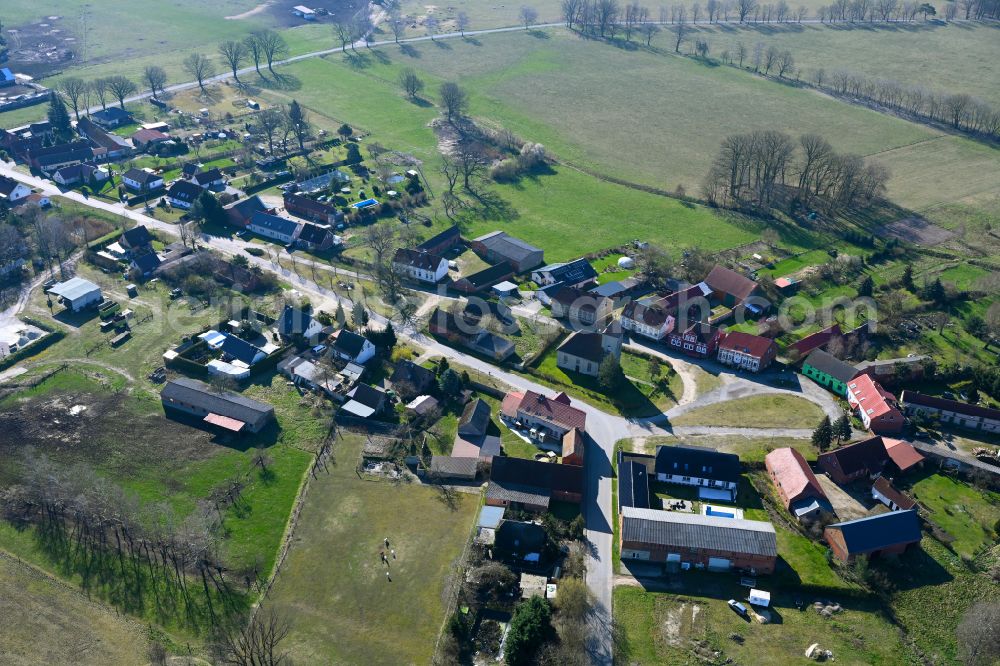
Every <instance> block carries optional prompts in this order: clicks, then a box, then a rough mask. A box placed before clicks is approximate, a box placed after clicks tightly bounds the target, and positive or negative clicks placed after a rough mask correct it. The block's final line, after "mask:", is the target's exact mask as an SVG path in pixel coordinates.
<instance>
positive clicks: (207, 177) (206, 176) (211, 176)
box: [194, 167, 222, 186]
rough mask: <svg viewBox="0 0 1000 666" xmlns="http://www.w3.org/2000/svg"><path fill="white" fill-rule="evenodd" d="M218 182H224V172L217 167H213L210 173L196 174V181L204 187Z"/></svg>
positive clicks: (201, 172)
mask: <svg viewBox="0 0 1000 666" xmlns="http://www.w3.org/2000/svg"><path fill="white" fill-rule="evenodd" d="M217 180H222V171H220V170H219V169H218V168H217V167H213V168H211V169H209V170H208V171H199V172H198V173H196V174H194V181H195V182H196V183H198V184H199V185H202V186H205V185H211V184H212V183H214V182H215V181H217Z"/></svg>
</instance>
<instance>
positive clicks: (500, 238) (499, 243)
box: [475, 231, 542, 263]
mask: <svg viewBox="0 0 1000 666" xmlns="http://www.w3.org/2000/svg"><path fill="white" fill-rule="evenodd" d="M475 242H477V243H482V244H483V245H484V246H485V247H486V249H488V250H489V251H490V252H495V253H496V254H498V255H500V256H502V257H505V258H507V259H510V260H512V261H514V262H515V263H520V262H522V261H524V260H525V259H528V258H530V257H531V255H533V254H535V253H536V252H542V249H541V248H538V247H535V246H534V245H529V244H528V243H526V242H525V241H523V240H521V239H520V238H515V237H513V236H511V235H509V234H508V233H507V232H506V231H494V232H492V233H488V234H486V235H485V236H480V237H479V238H477V239H476V240H475Z"/></svg>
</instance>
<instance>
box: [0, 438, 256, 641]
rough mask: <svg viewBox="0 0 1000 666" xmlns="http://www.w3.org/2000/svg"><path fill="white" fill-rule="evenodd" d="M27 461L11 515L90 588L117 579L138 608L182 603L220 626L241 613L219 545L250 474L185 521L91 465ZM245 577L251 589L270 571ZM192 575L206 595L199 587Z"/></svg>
mask: <svg viewBox="0 0 1000 666" xmlns="http://www.w3.org/2000/svg"><path fill="white" fill-rule="evenodd" d="M24 463H25V464H24V470H25V472H24V475H23V477H22V480H21V483H20V484H18V485H16V486H13V487H11V488H10V489H9V490H8V491H7V492H6V493H5V495H4V502H3V510H4V518H6V519H7V520H10V521H11V522H13V523H15V524H31V525H35V526H37V528H38V529H39V530H40V531H41V532H42V533H44V534H46V535H47V538H46V543H47V544H48V547H50V548H52V549H53V550H54V551H55V553H54V555H55V556H56V557H57V558H58V559H60V560H61V559H63V558H66V559H67V561H70V562H73V563H74V564H77V565H79V566H78V569H79V571H78V573H80V574H81V575H83V576H84V585H85V586H86V585H87V582H88V581H87V578H88V577H91V576H100V577H102V578H104V579H107V578H111V579H114V580H115V581H116V585H118V586H119V587H120V590H121V594H122V595H123V598H124V599H128V600H129V602H130V603H142V601H141V600H142V599H150V598H155V599H156V602H157V603H158V605H160V606H172V605H177V606H179V608H182V609H183V611H184V613H185V615H187V616H188V617H189V618H191V619H194V618H198V617H202V616H203V614H204V613H205V612H207V613H208V619H209V621H210V623H211V624H212V625H218V624H222V623H223V622H224V621H225V620H226V618H227V617H229V616H231V615H232V613H233V612H234V611H238V610H240V606H241V601H240V595H239V594H238V591H237V590H236V589H234V588H233V587H232V586H231V585H230V583H229V581H228V580H227V579H226V576H225V574H226V567H225V565H224V564H223V563H222V561H221V560H220V558H219V548H218V546H219V539H220V534H221V515H222V512H223V511H224V510H225V508H226V507H228V506H232V505H237V504H239V503H241V502H243V501H244V500H243V496H242V493H243V491H244V489H245V488H246V486H247V479H246V478H245V477H244V476H241V477H237V478H233V479H231V480H230V481H229V482H227V483H225V484H223V485H222V486H220V487H219V489H218V491H217V492H216V493H214V494H213V500H212V501H210V502H206V503H203V504H202V505H201V506H199V507H198V509H196V510H195V511H193V512H192V513H191V514H190V515H189V516H188V517H186V518H184V519H183V520H179V519H178V518H177V517H176V516H175V515H174V513H173V511H172V509H171V507H170V506H169V505H168V504H161V505H155V506H148V505H147V506H143V505H141V504H140V503H139V500H138V498H137V497H136V496H135V495H131V494H129V493H126V492H125V491H124V490H122V489H121V488H120V487H118V486H116V485H114V484H113V483H110V482H109V481H108V480H107V479H104V478H102V477H100V476H99V475H98V474H96V473H95V472H94V470H93V469H91V468H89V467H87V466H85V465H82V464H78V465H75V466H72V467H69V468H64V467H60V466H58V465H56V464H54V463H53V462H52V461H51V460H49V458H48V457H47V456H45V455H44V454H40V453H37V452H35V451H34V450H28V451H27V452H26V454H25V457H24ZM242 573H243V578H244V583H245V586H246V588H248V589H249V588H250V587H251V586H252V585H255V584H256V582H257V577H258V576H259V575H260V574H262V573H263V572H262V571H259V570H247V571H244V572H242ZM192 576H193V577H195V579H196V580H200V583H201V589H202V592H203V594H198V593H195V591H194V590H192V589H191V577H192ZM216 604H219V607H218V608H216Z"/></svg>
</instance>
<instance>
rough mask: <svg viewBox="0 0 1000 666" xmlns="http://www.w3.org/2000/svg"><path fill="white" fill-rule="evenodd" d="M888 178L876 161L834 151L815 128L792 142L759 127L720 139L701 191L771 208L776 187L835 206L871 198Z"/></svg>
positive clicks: (721, 201)
mask: <svg viewBox="0 0 1000 666" xmlns="http://www.w3.org/2000/svg"><path fill="white" fill-rule="evenodd" d="M888 179H889V171H888V169H886V168H885V167H884V166H883V165H881V164H880V163H878V162H868V163H867V164H866V163H865V160H864V158H863V157H861V156H860V155H851V154H838V153H836V152H835V151H834V150H833V147H832V146H831V145H830V144H829V142H828V141H826V139H824V138H822V137H820V136H817V135H815V134H806V135H804V136H802V137H800V139H799V141H798V142H796V141H795V140H794V139H792V137H790V136H789V135H787V134H785V133H784V132H778V131H774V130H758V131H754V132H751V133H749V134H736V135H732V136H729V137H726V138H725V139H724V140H723V142H722V147H721V148H720V150H719V154H718V155H717V156H716V158H715V161H714V162H713V163H712V166H711V168H710V170H709V173H708V176H707V178H706V179H705V182H704V185H703V191H704V195H705V197H706V198H707V199H708V200H709V201H711V202H712V203H715V204H718V205H722V206H732V207H744V206H762V207H765V208H769V207H771V206H772V205H773V204H774V203H775V201H776V198H777V196H778V195H779V193H783V192H784V191H786V190H791V191H792V193H793V194H794V195H795V196H796V197H798V199H799V201H800V202H801V203H803V204H804V205H807V206H808V205H815V204H816V203H821V204H823V205H824V206H825V207H826V208H827V209H828V210H829V211H830V212H836V211H838V210H844V209H854V208H859V207H863V206H866V205H868V204H870V203H871V202H872V201H873V200H874V199H876V198H877V197H879V196H881V195H882V194H883V193H884V191H885V185H886V182H887V181H888Z"/></svg>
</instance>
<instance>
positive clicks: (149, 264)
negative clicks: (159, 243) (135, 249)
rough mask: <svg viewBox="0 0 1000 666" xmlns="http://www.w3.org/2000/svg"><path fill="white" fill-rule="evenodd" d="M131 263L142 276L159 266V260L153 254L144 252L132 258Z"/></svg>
mask: <svg viewBox="0 0 1000 666" xmlns="http://www.w3.org/2000/svg"><path fill="white" fill-rule="evenodd" d="M132 263H133V264H135V267H136V268H137V269H139V272H140V273H142V274H143V275H148V274H150V273H152V272H153V271H155V270H156V269H157V268H159V266H160V258H159V257H158V256H156V253H155V252H146V253H145V254H140V255H137V256H133V257H132Z"/></svg>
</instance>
